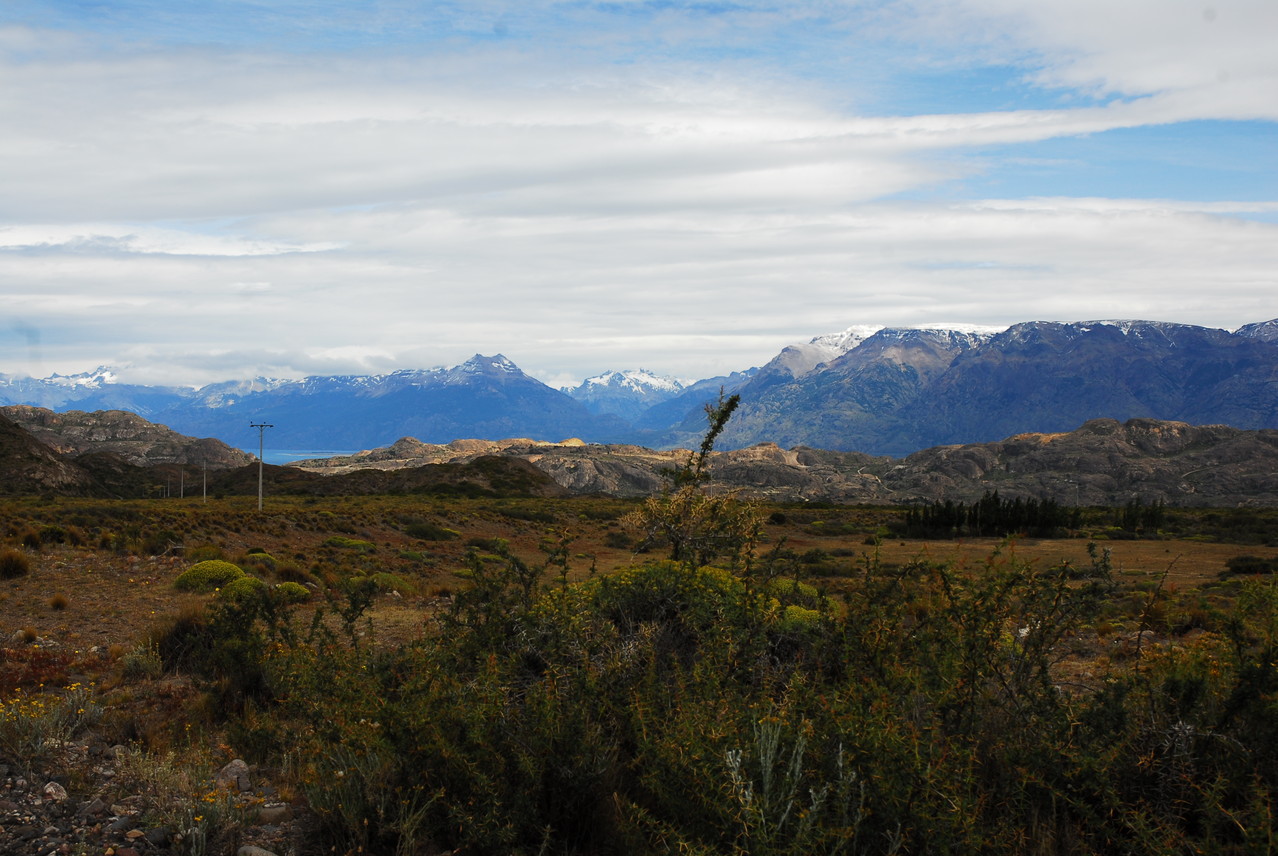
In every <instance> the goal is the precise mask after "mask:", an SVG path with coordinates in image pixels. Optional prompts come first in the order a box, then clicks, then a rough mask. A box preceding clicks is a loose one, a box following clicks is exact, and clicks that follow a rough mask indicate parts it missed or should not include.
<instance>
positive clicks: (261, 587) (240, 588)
mask: <svg viewBox="0 0 1278 856" xmlns="http://www.w3.org/2000/svg"><path fill="white" fill-rule="evenodd" d="M266 590H267V585H266V583H264V582H262V581H261V580H260V579H258V578H257V577H254V576H249V575H248V574H243V575H242V576H238V577H236V578H235V579H233V580H231V581H230V582H229V583H227V584H226V585H224V586H222V588H221V589H219V590H218V593H217V596H218V597H220V598H222V599H223V600H228V601H243V600H249V599H251V598H255V597H260V596H261V595H262V593H263V592H265V591H266Z"/></svg>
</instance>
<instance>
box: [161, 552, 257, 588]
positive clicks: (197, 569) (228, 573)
mask: <svg viewBox="0 0 1278 856" xmlns="http://www.w3.org/2000/svg"><path fill="white" fill-rule="evenodd" d="M242 576H244V571H243V570H241V569H240V567H239V566H238V565H233V564H231V563H230V562H226V561H223V560H221V559H207V560H205V561H203V562H197V563H196V564H194V565H192V566H191V567H189V568H187V569H186V570H185V571H183V572H182V574H181V575H179V576H178V578H177V579H176V580H174V581H173V585H174V586H176V587H177V588H178V590H180V591H196V592H211V591H213V590H215V589H219V588H221V587H222V586H224V585H226V584H227V583H229V582H231V581H232V580H236V579H239V578H240V577H242Z"/></svg>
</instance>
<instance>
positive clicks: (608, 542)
mask: <svg viewBox="0 0 1278 856" xmlns="http://www.w3.org/2000/svg"><path fill="white" fill-rule="evenodd" d="M634 507H635V503H631V502H625V501H619V500H609V499H569V500H546V499H537V500H524V499H457V500H432V499H427V500H421V499H418V498H405V497H357V498H336V499H320V500H314V499H306V500H298V499H290V498H273V499H271V500H270V502H269V503H268V504H267V507H266V508H265V509H264V510H263V511H262V512H260V513H259V512H258V511H257V506H256V499H254V498H248V497H231V498H225V499H218V500H208V501H207V502H201V501H200V500H199V499H187V500H151V501H136V502H108V501H81V500H56V501H38V500H29V501H9V502H8V503H6V504H4V505H3V506H0V520H3V521H4V522H3V526H4V535H5V538H4V540H5V542H7V543H8V544H9V545H10V546H11V547H12V548H16V549H20V550H24V551H25V552H26V553H27V554H28V555H29V557H30V565H31V570H30V572H29V573H28V574H25V575H22V576H20V577H17V578H15V579H11V580H6V581H4V583H3V587H0V638H2V639H8V638H10V637H12V636H13V634H14V633H15V632H17V631H19V630H23V629H27V630H31V631H34V632H35V633H37V634H38V635H40V636H42V637H45V638H48V639H51V640H56V641H58V642H60V643H62V644H65V645H69V646H71V647H72V648H73V649H76V648H88V647H90V646H93V645H99V646H103V647H106V646H110V645H113V644H114V645H129V644H133V643H136V642H137V641H138V640H139V639H140V638H142V637H144V636H145V635H146V633H147V632H148V630H149V625H150V622H151V621H152V619H153V618H154V617H155V616H163V615H166V614H171V613H174V612H177V611H180V610H182V609H184V608H188V607H190V606H191V605H192V604H195V603H198V602H200V601H201V600H202V599H204V596H200V595H194V594H184V593H182V592H179V591H177V590H175V589H174V587H173V585H172V582H173V580H174V579H175V578H176V577H177V575H178V574H179V573H180V572H181V571H182V570H183V569H184V568H185V567H186V566H188V565H189V564H191V562H192V560H193V559H198V558H200V557H206V558H207V557H210V556H213V555H217V556H220V557H225V558H226V559H228V560H230V561H233V562H239V563H241V564H244V565H245V566H246V567H251V566H252V565H253V563H254V560H253V559H252V558H251V554H250V552H249V551H252V550H257V551H263V552H264V553H265V554H267V555H268V556H270V557H271V560H272V567H271V568H269V569H265V570H266V572H265V573H264V574H263V576H264V577H266V578H268V579H274V578H279V579H292V578H296V579H300V580H306V581H313V582H314V583H317V584H318V583H326V584H332V583H333V582H335V581H337V580H339V579H342V578H344V577H347V576H350V575H357V574H368V573H389V574H393V575H395V576H397V577H399V578H400V579H402V580H403V581H404V582H405V583H407V585H406V586H404V587H403V588H404V590H403V591H401V592H399V595H400V596H399V597H391V596H389V595H387V596H384V597H382V598H381V599H380V600H379V601H378V603H377V605H376V607H375V608H374V610H373V614H374V616H376V617H377V618H378V619H379V621H383V620H384V622H385V623H386V624H388V625H393V626H394V627H396V628H397V633H396V636H397V637H400V636H402V635H403V633H404V628H405V627H407V626H411V625H412V624H414V623H420V619H419V615H420V614H421V613H429V612H430V610H431V608H432V603H433V602H434V601H436V600H437V599H438V598H439V597H440V596H447V595H448V594H450V593H451V592H452V591H453V590H454V589H456V588H457V587H458V586H459V585H462V582H461V581H460V580H459V579H458V577H457V576H456V571H458V570H459V569H461V568H462V567H463V564H464V563H463V556H464V555H465V553H466V552H467V551H468V550H470V549H472V548H474V547H475V546H476V545H478V546H479V547H480V548H481V549H482V547H483V546H484V545H485V543H488V542H491V541H492V540H493V539H498V538H500V539H504V540H506V541H507V542H508V543H509V545H510V548H511V550H512V551H513V552H514V553H516V554H517V555H520V556H522V557H524V558H525V559H527V560H529V561H536V560H537V559H538V558H539V557H540V556H541V553H540V549H539V548H540V545H541V544H542V542H543V541H545V540H546V539H547V538H548V537H552V536H554V537H558V536H559V535H561V534H567V535H568V536H570V537H571V538H572V541H571V560H570V569H569V578H570V579H572V580H580V579H584V578H586V577H587V576H589V575H590V574H591V573H599V574H606V573H610V572H612V571H615V570H616V569H617V568H621V567H627V566H630V565H633V564H635V563H636V562H639V561H643V560H645V559H647V558H652V556H651V555H649V554H641V553H636V552H635V549H634V548H635V546H636V544H635V541H636V538H635V536H634V534H633V533H630V532H628V531H627V530H626V528H625V527H624V526H623V525H622V524H621V522H620V519H621V518H622V517H623V516H624V515H625V514H626V513H627V512H629V511H630V510H632V509H633V508H634ZM759 511H760V517H761V518H762V519H764V520H765V521H766V520H769V518H771V520H770V522H766V523H765V524H764V526H763V538H762V542H761V544H760V546H759V553H760V554H761V555H766V554H767V553H768V552H769V551H770V550H772V549H774V548H779V549H781V550H782V551H784V552H785V553H786V554H789V555H790V556H791V558H792V561H794V563H795V566H796V569H797V570H798V571H799V572H800V573H801V574H802V575H803V576H804V578H805V579H807V580H808V581H810V582H813V583H816V584H818V585H820V586H823V587H825V588H826V589H828V590H830V591H832V592H835V593H837V592H838V591H839V590H840V587H841V585H842V581H844V580H846V579H847V578H849V577H854V576H856V575H857V573H858V571H859V569H860V568H862V567H863V566H864V564H865V562H866V560H867V558H877V560H878V561H880V562H882V563H883V564H885V565H887V566H901V565H906V564H909V563H911V562H918V561H927V562H942V563H951V564H954V565H955V566H957V567H969V568H979V567H980V565H981V564H982V563H983V562H984V561H985V560H986V559H987V558H988V557H989V556H990V555H991V554H993V553H994V552H996V551H1002V552H1004V553H1006V554H1007V555H1010V556H1015V557H1017V558H1018V559H1020V560H1023V561H1026V562H1029V563H1033V564H1037V565H1056V564H1060V563H1062V562H1070V563H1072V564H1074V565H1076V566H1080V567H1081V566H1085V565H1086V563H1087V561H1088V552H1087V551H1088V545H1089V544H1100V545H1103V546H1104V547H1105V548H1106V549H1108V550H1109V551H1110V553H1111V559H1112V562H1113V566H1114V569H1115V571H1116V573H1117V574H1118V576H1119V579H1120V580H1121V581H1122V583H1123V585H1124V587H1126V588H1131V589H1135V588H1140V587H1143V586H1147V585H1148V583H1149V582H1150V581H1159V580H1163V579H1164V577H1165V586H1166V588H1167V590H1168V591H1169V592H1172V593H1189V592H1193V591H1196V590H1199V589H1202V588H1204V587H1206V589H1207V590H1209V591H1210V590H1213V589H1218V588H1219V587H1220V585H1219V583H1220V578H1221V576H1222V575H1223V574H1224V573H1225V572H1226V563H1227V562H1228V561H1229V560H1230V559H1231V558H1235V557H1238V556H1248V555H1257V554H1259V555H1262V556H1271V557H1272V556H1275V555H1278V550H1276V549H1274V548H1273V547H1265V546H1263V545H1256V544H1252V543H1241V544H1240V543H1227V542H1226V543H1221V542H1219V541H1216V540H1204V539H1202V538H1201V537H1197V538H1175V537H1166V538H1160V539H1157V540H1150V539H1141V540H1109V538H1108V536H1107V535H1105V531H1104V530H1105V528H1106V527H1104V526H1096V527H1094V529H1093V530H1091V531H1088V530H1084V531H1082V532H1079V533H1076V535H1075V537H1069V538H1053V539H1036V538H1026V537H1013V538H1010V539H1000V538H966V539H946V540H915V539H909V540H903V539H901V538H897V537H891V536H890V535H888V534H886V531H885V530H886V528H887V527H888V526H889V525H890V524H891V522H892V521H893V519H894V518H895V517H896V516H898V512H896V511H895V510H893V509H885V508H878V507H870V508H837V507H836V508H823V509H818V510H813V509H808V508H803V507H799V508H793V507H785V508H768V507H765V508H761V509H759ZM1212 513H1213V512H1211V511H1210V510H1208V511H1200V512H1197V515H1198V516H1199V517H1201V516H1204V515H1209V514H1212ZM1097 516H1098V517H1099V513H1098V515H1097ZM414 524H416V525H417V526H418V527H420V526H421V525H423V524H427V525H433V526H436V527H438V528H440V529H442V530H450V531H451V532H452V533H455V535H454V536H453V537H446V538H445V540H424V539H423V538H420V537H415V536H414V535H413V534H412V533H413V532H414V531H420V530H416V529H414ZM876 533H877V534H876ZM1089 534H1090V535H1092V536H1093V537H1091V538H1089V537H1088V535H1089ZM1096 535H1101V536H1104V537H1103V540H1099V541H1098V540H1094V538H1095V536H1096ZM431 537H432V538H433V537H434V536H431ZM1214 537H1219V536H1214ZM1226 537H1227V536H1226ZM343 538H345V539H350V540H355V541H364V542H367V543H368V544H370V545H372V546H371V548H364V549H360V548H352V547H349V546H341V545H340V544H338V543H336V542H334V539H343ZM24 539H25V541H26V545H25V546H24V543H23V542H24ZM1243 540H1250V539H1243ZM32 545H35V546H32Z"/></svg>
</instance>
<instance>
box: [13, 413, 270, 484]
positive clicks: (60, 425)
mask: <svg viewBox="0 0 1278 856" xmlns="http://www.w3.org/2000/svg"><path fill="white" fill-rule="evenodd" d="M0 414H3V415H4V416H5V417H7V418H8V419H9V420H11V421H12V422H14V423H16V424H17V425H20V426H22V427H23V428H24V429H26V430H27V431H28V432H29V433H30V434H31V436H32V437H34V438H35V439H36V440H39V441H40V442H41V443H43V444H44V445H45V446H48V447H49V448H50V449H52V450H54V451H55V452H58V453H60V454H62V455H69V456H75V455H84V454H89V453H101V452H108V453H111V454H114V455H118V456H119V457H120V458H122V459H123V460H125V461H127V462H128V463H130V464H133V465H135V466H154V465H156V464H185V465H188V466H201V465H206V466H208V467H209V468H210V469H227V468H230V467H242V466H244V465H245V464H249V463H252V462H253V461H254V460H256V458H254V456H252V455H250V454H248V453H247V452H243V451H241V450H239V449H233V448H231V447H230V446H228V445H227V444H226V443H223V442H222V441H221V440H215V439H211V438H205V439H197V438H195V437H188V436H186V435H183V434H179V433H177V432H176V431H174V430H172V429H171V428H168V427H166V426H164V425H158V424H156V423H154V422H148V421H147V420H145V419H143V418H142V417H141V416H138V415H137V414H135V413H129V412H127V411H123V410H99V411H94V412H92V413H86V412H84V411H82V410H69V411H66V412H65V413H55V412H54V411H52V410H48V409H45V408H43V407H31V406H28V405H21V404H18V405H10V406H8V407H0Z"/></svg>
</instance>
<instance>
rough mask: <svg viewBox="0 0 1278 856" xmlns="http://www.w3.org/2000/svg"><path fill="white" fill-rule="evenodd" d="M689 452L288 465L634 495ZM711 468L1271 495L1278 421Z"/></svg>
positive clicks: (860, 498)
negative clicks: (459, 468)
mask: <svg viewBox="0 0 1278 856" xmlns="http://www.w3.org/2000/svg"><path fill="white" fill-rule="evenodd" d="M689 454H690V453H689V452H688V451H686V450H670V451H655V450H652V449H647V448H644V447H642V446H630V445H619V444H606V445H604V444H587V443H583V442H581V441H580V440H567V441H564V442H561V443H539V442H535V441H532V440H527V439H512V440H502V441H485V440H464V441H455V442H453V443H449V444H445V445H435V444H429V443H421V442H420V441H417V440H414V439H412V438H403V439H401V440H399V441H398V442H396V443H394V444H393V445H391V446H388V447H385V448H382V449H374V450H369V451H366V452H361V453H359V454H357V455H351V456H346V457H338V458H329V459H320V460H311V461H299V462H297V463H295V464H292V465H290V466H292V467H297V468H301V469H305V470H308V471H310V472H315V473H326V474H339V473H352V472H357V471H359V470H361V469H370V468H371V469H382V470H394V469H397V468H402V467H416V466H422V465H423V464H430V463H458V462H467V461H472V460H475V459H476V458H479V457H481V456H493V455H497V456H504V457H514V458H519V459H522V460H525V461H527V462H529V463H531V464H532V465H533V466H535V467H537V468H538V469H539V470H541V471H543V472H545V473H546V474H548V475H549V476H550V477H551V478H553V479H554V480H555V481H556V482H557V483H558V484H560V485H561V486H563V487H564V488H566V489H568V490H569V491H571V492H572V493H576V494H590V493H599V494H607V495H611V496H623V497H624V496H630V497H633V496H645V495H648V494H651V493H652V492H654V491H656V490H660V489H661V487H662V486H663V485H664V484H665V483H666V481H665V478H664V475H663V473H664V472H666V471H669V470H671V469H675V468H678V467H679V466H681V465H682V464H683V463H684V462H685V461H686V460H687V456H688V455H689ZM710 473H711V476H712V479H713V484H714V485H715V486H716V488H718V489H737V490H741V491H742V492H743V493H745V494H748V495H752V496H757V497H760V498H766V499H769V500H773V501H779V502H804V501H808V502H812V501H817V502H839V503H898V502H930V501H933V500H944V499H953V500H956V501H959V500H962V501H972V500H975V499H979V498H980V497H981V496H982V495H983V494H984V493H985V492H986V491H993V490H997V491H999V493H1000V494H1001V495H1003V496H1005V497H1008V498H1014V497H1017V496H1021V497H1025V498H1047V497H1051V498H1054V499H1055V500H1057V501H1058V502H1062V503H1067V504H1074V505H1113V504H1123V503H1126V502H1128V501H1130V500H1132V499H1136V498H1140V499H1141V500H1143V501H1146V502H1154V501H1162V502H1167V503H1171V504H1181V505H1200V506H1205V505H1244V504H1261V505H1272V504H1278V430H1272V429H1262V430H1259V431H1243V430H1240V429H1236V428H1230V427H1228V426H1224V425H1207V426H1195V425H1189V424H1187V423H1184V422H1170V421H1160V420H1154V419H1131V420H1128V421H1127V422H1118V421H1117V420H1114V419H1095V420H1091V421H1088V422H1086V423H1084V424H1083V425H1082V426H1081V427H1079V428H1077V429H1075V430H1073V431H1066V432H1056V433H1026V434H1017V435H1013V436H1010V437H1008V438H1006V439H1004V440H1001V441H998V442H994V443H969V444H962V445H947V446H938V447H934V448H930V449H925V450H923V451H920V452H915V453H914V454H912V455H908V456H906V457H904V458H892V457H887V456H873V455H867V454H863V453H859V452H839V451H830V450H822V449H813V448H810V447H806V446H795V447H793V448H790V449H783V448H781V447H780V446H778V445H776V444H774V443H760V444H756V445H754V446H751V447H748V448H745V449H734V450H729V451H724V452H715V453H714V454H713V455H712V458H711V464H710Z"/></svg>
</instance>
